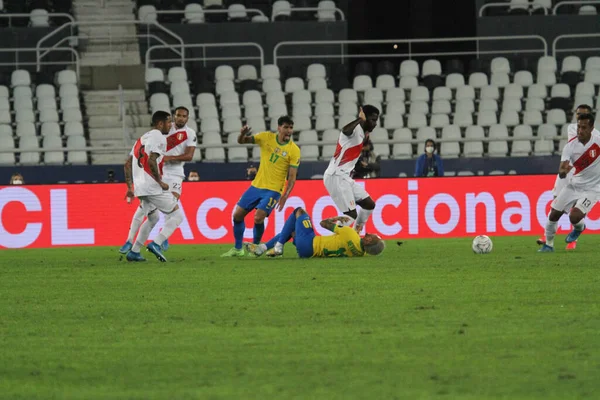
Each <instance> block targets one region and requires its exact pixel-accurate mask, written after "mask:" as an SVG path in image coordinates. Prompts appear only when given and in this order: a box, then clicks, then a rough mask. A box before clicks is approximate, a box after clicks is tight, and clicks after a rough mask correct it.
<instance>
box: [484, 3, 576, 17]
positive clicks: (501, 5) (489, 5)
mask: <svg viewBox="0 0 600 400" xmlns="http://www.w3.org/2000/svg"><path fill="white" fill-rule="evenodd" d="M569 3H570V2H569ZM530 5H531V4H527V6H530ZM513 6H514V4H512V3H511V2H502V3H500V2H498V3H487V4H484V5H483V6H481V8H480V9H479V16H480V17H483V16H484V15H483V13H484V11H485V10H486V9H488V8H511V7H513ZM523 8H525V5H524V7H523ZM527 8H529V7H527ZM535 9H536V10H538V9H543V10H544V15H548V11H549V10H548V9H547V8H546V7H543V6H541V5H539V4H538V5H535Z"/></svg>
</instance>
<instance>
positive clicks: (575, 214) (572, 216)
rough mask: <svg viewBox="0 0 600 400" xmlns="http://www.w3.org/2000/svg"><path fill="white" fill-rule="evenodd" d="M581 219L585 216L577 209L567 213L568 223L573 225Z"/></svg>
mask: <svg viewBox="0 0 600 400" xmlns="http://www.w3.org/2000/svg"><path fill="white" fill-rule="evenodd" d="M583 217H585V214H584V213H583V211H581V210H579V209H577V208H574V209H573V210H571V212H570V213H569V221H570V222H571V224H573V225H575V224H578V223H579V221H581V220H582V219H583Z"/></svg>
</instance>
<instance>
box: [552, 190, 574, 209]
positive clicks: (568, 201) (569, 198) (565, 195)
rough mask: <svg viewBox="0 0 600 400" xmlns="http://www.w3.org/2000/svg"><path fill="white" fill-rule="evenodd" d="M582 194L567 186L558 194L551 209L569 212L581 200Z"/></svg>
mask: <svg viewBox="0 0 600 400" xmlns="http://www.w3.org/2000/svg"><path fill="white" fill-rule="evenodd" d="M579 197H581V193H580V192H578V191H577V190H575V189H573V187H572V186H570V185H567V186H565V187H564V188H562V190H561V191H560V192H559V193H558V196H556V198H555V199H554V200H553V201H552V205H551V207H552V208H553V209H555V210H558V211H564V212H569V210H570V209H571V207H573V205H574V204H575V203H576V202H577V200H579Z"/></svg>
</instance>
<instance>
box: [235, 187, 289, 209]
mask: <svg viewBox="0 0 600 400" xmlns="http://www.w3.org/2000/svg"><path fill="white" fill-rule="evenodd" d="M279 197H281V194H280V193H279V192H276V191H274V190H269V189H259V188H257V187H255V186H250V187H249V188H248V190H246V191H245V192H244V194H243V195H242V197H241V198H240V200H239V201H238V203H237V205H238V206H240V207H242V208H243V209H245V210H254V209H255V208H256V209H259V210H263V211H266V213H267V216H269V214H271V211H273V208H275V204H277V201H278V200H279Z"/></svg>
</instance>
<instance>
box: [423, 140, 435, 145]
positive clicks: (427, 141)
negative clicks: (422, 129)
mask: <svg viewBox="0 0 600 400" xmlns="http://www.w3.org/2000/svg"><path fill="white" fill-rule="evenodd" d="M429 142H431V143H433V147H435V140H433V139H427V140H426V141H425V146H427V143H429Z"/></svg>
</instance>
